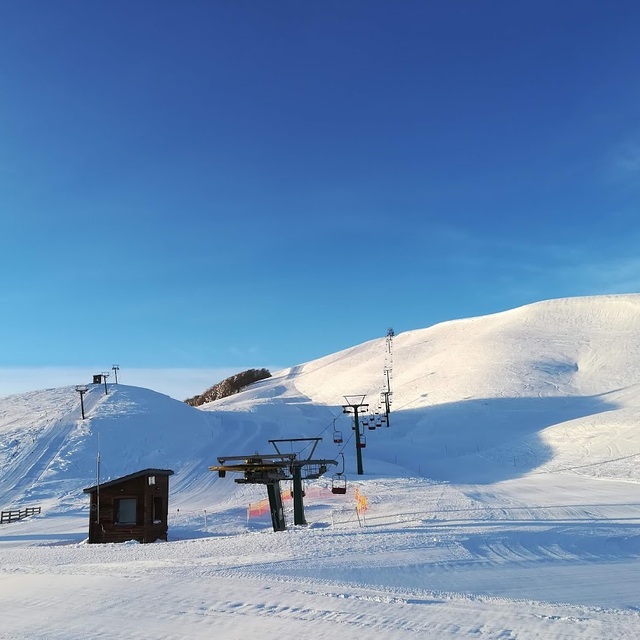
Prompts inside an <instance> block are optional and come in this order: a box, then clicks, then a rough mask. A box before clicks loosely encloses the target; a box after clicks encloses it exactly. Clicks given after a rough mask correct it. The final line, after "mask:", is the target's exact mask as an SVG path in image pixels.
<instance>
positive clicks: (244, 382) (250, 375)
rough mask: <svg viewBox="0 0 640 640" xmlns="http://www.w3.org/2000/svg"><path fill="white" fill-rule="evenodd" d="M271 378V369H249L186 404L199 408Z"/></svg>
mask: <svg viewBox="0 0 640 640" xmlns="http://www.w3.org/2000/svg"><path fill="white" fill-rule="evenodd" d="M270 377H271V372H270V371H269V369H247V370H246V371H242V372H241V373H236V374H235V375H233V376H230V377H229V378H226V379H225V380H223V381H222V382H218V384H214V385H213V386H212V387H209V388H208V389H207V390H206V391H205V392H204V393H202V394H200V395H199V396H193V398H187V399H186V400H185V402H186V403H187V404H190V405H191V406H192V407H199V406H200V405H201V404H205V403H206V402H213V401H214V400H220V398H226V397H227V396H232V395H233V394H234V393H238V392H239V391H242V389H244V388H245V387H247V386H249V385H250V384H253V383H254V382H258V380H264V379H265V378H270Z"/></svg>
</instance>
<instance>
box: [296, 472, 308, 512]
mask: <svg viewBox="0 0 640 640" xmlns="http://www.w3.org/2000/svg"><path fill="white" fill-rule="evenodd" d="M293 524H307V521H306V520H305V518H304V500H303V497H302V467H301V466H300V465H294V466H293Z"/></svg>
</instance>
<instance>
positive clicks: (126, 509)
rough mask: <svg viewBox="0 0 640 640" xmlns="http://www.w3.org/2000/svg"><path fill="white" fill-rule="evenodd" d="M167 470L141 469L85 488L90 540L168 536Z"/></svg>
mask: <svg viewBox="0 0 640 640" xmlns="http://www.w3.org/2000/svg"><path fill="white" fill-rule="evenodd" d="M171 475H173V471H171V470H170V469H144V470H143V471H137V472H136V473H131V474H129V475H128V476H123V477H122V478H116V479H115V480H110V481H109V482H104V483H100V484H99V485H96V486H95V487H88V488H87V489H84V493H88V494H89V495H90V500H91V502H90V510H89V542H125V541H127V540H137V541H138V542H155V541H156V540H166V539H167V529H168V522H167V519H168V515H169V476H171Z"/></svg>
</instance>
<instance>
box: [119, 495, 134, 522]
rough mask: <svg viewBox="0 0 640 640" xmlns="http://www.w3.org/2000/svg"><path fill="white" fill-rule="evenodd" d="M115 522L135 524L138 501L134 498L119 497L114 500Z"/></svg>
mask: <svg viewBox="0 0 640 640" xmlns="http://www.w3.org/2000/svg"><path fill="white" fill-rule="evenodd" d="M115 503H116V504H115V507H116V509H115V512H116V513H115V516H116V517H115V523H116V524H136V522H137V511H138V501H137V500H136V498H120V499H119V500H116V501H115Z"/></svg>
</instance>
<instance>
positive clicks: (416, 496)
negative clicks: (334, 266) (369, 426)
mask: <svg viewBox="0 0 640 640" xmlns="http://www.w3.org/2000/svg"><path fill="white" fill-rule="evenodd" d="M639 311H640V295H621V296H601V297H590V298H571V299H563V300H551V301H546V302H541V303H537V304H534V305H529V306H526V307H522V308H519V309H514V310H511V311H507V312H504V313H500V314H495V315H491V316H485V317H480V318H471V319H464V320H457V321H454V322H448V323H443V324H441V325H437V326H434V327H430V328H427V329H421V330H416V331H409V332H406V333H402V334H399V335H397V336H396V337H395V338H394V340H393V356H392V362H393V379H392V389H393V392H394V395H393V400H394V402H393V405H392V406H393V411H392V414H391V424H390V426H389V427H388V428H386V427H382V428H380V429H377V430H376V431H366V436H367V448H366V449H365V450H364V452H363V460H364V470H365V474H364V475H363V476H357V475H356V474H355V449H354V442H353V439H352V434H353V432H352V430H351V423H350V418H349V417H348V416H346V415H344V414H343V413H342V407H341V405H342V404H343V403H344V399H343V396H344V395H345V394H357V393H362V394H367V400H368V401H369V402H370V403H371V404H372V406H374V405H375V404H376V403H377V401H378V396H379V392H380V390H381V388H382V385H383V373H382V370H383V368H384V367H385V366H389V365H390V363H391V356H390V355H389V354H388V353H386V349H387V342H386V340H385V339H384V338H381V339H378V340H373V341H370V342H367V343H365V344H362V345H358V346H356V347H353V348H351V349H348V350H346V351H342V352H340V353H336V354H332V355H329V356H327V357H325V358H321V359H319V360H316V361H313V362H309V363H305V364H302V365H299V366H297V367H293V368H291V369H287V370H284V371H280V372H278V373H277V374H276V375H274V376H273V377H272V378H270V379H268V380H264V381H261V382H259V383H257V384H255V385H253V386H252V387H251V388H249V389H248V390H246V391H244V392H242V393H240V394H238V395H236V396H233V397H231V398H226V399H224V400H221V401H218V402H215V403H211V404H209V405H205V406H204V407H202V408H200V409H195V408H193V407H190V406H188V405H186V404H184V403H181V402H178V401H176V400H174V399H172V398H170V397H168V396H165V395H162V394H159V393H156V392H153V391H150V390H148V389H143V388H139V387H132V386H125V385H109V386H108V391H109V393H108V395H105V393H104V387H103V386H102V385H95V386H91V390H90V391H89V393H87V394H86V396H85V409H86V414H87V419H86V420H84V421H83V420H81V417H80V406H79V396H78V394H77V393H76V392H75V390H74V388H73V387H63V388H56V389H49V390H42V391H34V392H31V393H28V394H20V395H14V396H9V397H6V398H0V507H1V508H2V509H8V508H24V507H26V506H41V507H42V514H41V515H36V516H33V517H30V518H27V519H24V520H22V521H20V522H13V523H10V524H3V525H0V614H1V616H2V625H0V637H7V638H65V639H73V638H185V637H188V638H208V637H211V635H212V634H220V635H223V636H225V637H228V638H246V637H248V636H249V634H252V635H259V636H260V637H261V638H280V637H281V636H282V635H283V634H287V635H293V636H300V635H303V634H304V635H306V636H307V637H310V638H327V639H330V640H335V639H336V638H341V639H342V638H343V637H344V636H345V635H346V636H347V637H349V638H371V637H385V638H412V637H425V638H426V637H428V638H444V639H449V638H459V637H476V638H527V639H529V638H544V639H555V638H557V639H560V638H562V639H566V638H636V637H640V608H639V604H640V603H639V602H638V595H637V594H638V592H639V591H640V577H639V576H640V500H638V484H639V483H640V433H639V432H638V429H637V424H638V422H639V419H640V385H639V383H640V347H639V346H638V343H637V339H636V337H637V336H638V335H640V313H639ZM212 382H214V381H212ZM334 420H335V426H336V428H338V429H340V431H341V432H342V434H343V436H344V440H345V442H344V443H343V444H342V445H336V444H334V443H333V438H332V433H333V428H334V426H333V425H334ZM318 435H321V436H322V437H323V441H322V443H321V444H320V446H319V447H318V450H317V451H316V456H317V457H322V458H332V459H336V458H339V456H338V454H339V453H340V452H343V453H344V455H345V460H346V471H347V476H348V482H349V488H348V493H347V495H346V496H335V495H333V494H331V493H330V492H328V491H326V490H325V491H317V492H315V493H314V492H312V491H308V494H309V497H308V498H307V499H306V503H305V507H306V510H305V513H306V518H307V521H308V523H309V524H308V526H306V527H295V526H289V528H288V529H287V530H286V531H284V532H278V533H274V532H273V531H272V530H271V526H270V519H269V517H268V515H267V516H263V517H261V518H255V519H254V518H252V519H251V520H247V505H248V504H249V503H250V502H257V501H259V500H261V499H263V498H264V497H265V496H266V492H265V490H264V487H260V486H252V485H239V484H236V483H234V482H233V474H229V475H227V477H226V478H218V476H217V474H215V473H212V472H210V471H209V470H208V468H209V466H210V465H213V464H216V463H217V457H218V456H223V455H227V456H229V455H245V454H252V453H254V452H256V451H258V452H269V451H271V447H270V446H269V444H268V440H269V439H277V438H293V437H296V438H297V437H315V436H318ZM98 449H99V450H100V454H101V468H100V474H101V475H100V479H101V481H106V480H108V479H110V478H115V477H118V476H121V475H125V474H128V473H132V472H134V471H137V470H139V469H143V468H147V467H156V468H168V469H173V470H174V471H175V475H174V476H172V477H171V479H170V487H171V497H170V522H169V524H170V526H169V541H168V542H166V543H156V544H150V545H141V544H138V543H123V544H105V545H89V544H86V537H87V529H88V499H87V496H86V495H84V494H83V493H82V489H83V488H85V487H89V486H91V485H93V484H95V482H96V474H97V465H96V458H97V452H98ZM330 474H331V472H329V474H328V475H327V477H325V478H322V479H320V480H317V481H314V482H313V483H310V484H309V488H311V487H312V486H315V487H318V488H324V489H326V488H327V487H328V486H329V484H330ZM355 488H358V490H359V491H360V492H362V493H363V494H365V495H366V496H367V499H368V502H369V510H368V512H367V513H366V514H365V515H364V517H363V518H362V517H361V520H362V521H361V522H359V520H358V517H357V516H356V514H355V510H354V497H353V494H354V490H355ZM312 494H313V497H312ZM287 505H288V507H287V508H289V509H290V502H289V503H287ZM292 520H293V519H292V514H291V513H288V521H289V522H292Z"/></svg>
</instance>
